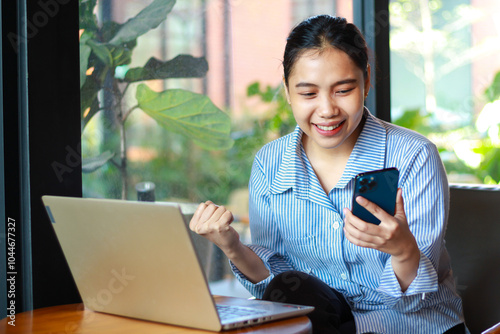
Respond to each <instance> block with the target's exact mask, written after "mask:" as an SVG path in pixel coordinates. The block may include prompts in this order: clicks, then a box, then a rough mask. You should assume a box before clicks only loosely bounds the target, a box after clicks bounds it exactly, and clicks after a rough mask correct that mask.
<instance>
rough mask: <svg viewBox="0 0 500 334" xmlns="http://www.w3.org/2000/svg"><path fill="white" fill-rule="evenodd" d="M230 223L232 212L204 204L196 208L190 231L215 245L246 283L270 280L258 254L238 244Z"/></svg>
mask: <svg viewBox="0 0 500 334" xmlns="http://www.w3.org/2000/svg"><path fill="white" fill-rule="evenodd" d="M232 222H233V214H232V213H231V211H228V210H227V209H226V208H225V207H223V206H218V205H215V204H214V203H212V202H210V201H207V202H205V203H201V204H200V205H199V206H198V208H197V209H196V211H195V213H194V215H193V218H191V221H190V222H189V228H190V229H191V230H192V231H194V232H196V233H198V234H199V235H202V236H204V237H205V238H207V239H208V240H210V241H211V242H213V243H214V244H216V245H217V246H218V247H219V248H220V249H221V250H222V251H223V252H224V254H226V256H227V257H228V259H229V260H231V261H232V262H233V264H234V265H235V266H236V267H237V268H238V269H239V270H240V271H241V272H242V273H243V275H245V276H246V277H247V278H248V280H250V281H251V282H253V283H257V282H260V281H262V280H263V279H265V278H266V277H268V276H269V270H268V269H267V268H266V266H265V265H264V262H262V260H261V259H260V258H259V257H258V256H257V254H255V253H254V252H253V251H252V250H251V249H250V248H248V247H247V246H245V245H243V244H242V243H241V241H240V236H239V234H238V232H236V230H235V229H234V228H233V227H232V226H231V223H232Z"/></svg>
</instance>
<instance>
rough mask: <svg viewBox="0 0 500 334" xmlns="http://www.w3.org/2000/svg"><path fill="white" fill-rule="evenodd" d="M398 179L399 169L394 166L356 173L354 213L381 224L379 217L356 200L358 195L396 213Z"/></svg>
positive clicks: (387, 210)
mask: <svg viewBox="0 0 500 334" xmlns="http://www.w3.org/2000/svg"><path fill="white" fill-rule="evenodd" d="M398 180H399V171H398V169H397V168H394V167H391V168H386V169H380V170H374V171H371V172H365V173H360V174H358V175H356V177H355V178H354V194H353V196H352V213H353V214H354V215H355V216H357V217H358V218H360V219H362V220H364V221H366V222H369V223H372V224H376V225H378V224H380V220H379V219H378V218H377V217H375V216H374V215H372V214H371V213H370V212H369V211H368V210H366V209H365V208H364V207H362V206H361V205H359V204H358V203H357V202H356V197H358V196H362V197H364V198H366V199H367V200H369V201H371V202H373V203H375V204H377V205H378V206H379V207H381V208H382V209H383V210H384V211H385V212H387V213H389V214H391V215H394V211H395V209H396V194H397V191H398Z"/></svg>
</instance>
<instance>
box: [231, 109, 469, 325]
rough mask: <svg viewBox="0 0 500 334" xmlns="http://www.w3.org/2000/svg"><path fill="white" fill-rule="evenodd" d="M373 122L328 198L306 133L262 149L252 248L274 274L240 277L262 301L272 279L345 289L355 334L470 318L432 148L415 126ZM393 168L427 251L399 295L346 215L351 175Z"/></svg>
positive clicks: (253, 195) (253, 187)
mask: <svg viewBox="0 0 500 334" xmlns="http://www.w3.org/2000/svg"><path fill="white" fill-rule="evenodd" d="M366 116H367V119H366V122H365V125H364V128H363V130H362V132H361V134H360V136H359V138H358V140H357V142H356V145H355V147H354V149H353V151H352V153H351V155H350V158H349V160H348V162H347V165H346V168H345V170H344V172H343V175H342V176H341V178H340V180H339V181H338V183H337V185H336V186H335V187H334V188H333V189H332V190H331V191H330V192H329V194H326V193H325V192H324V190H323V188H322V186H321V184H320V182H319V180H318V178H317V176H316V174H315V173H314V171H313V168H312V166H311V164H310V162H309V161H308V159H307V156H306V154H305V152H304V149H303V147H302V143H301V142H302V141H301V138H302V134H303V133H302V131H301V129H300V128H299V127H297V128H296V130H295V131H294V132H293V133H291V134H289V135H287V136H284V137H282V138H279V139H277V140H274V141H272V142H270V143H268V144H267V145H265V146H264V147H263V148H262V149H261V150H260V151H259V152H258V153H257V155H256V157H255V160H254V164H253V167H252V174H251V177H250V184H249V190H250V201H249V210H250V211H249V214H250V231H251V237H252V244H251V245H249V247H250V248H251V249H252V250H253V251H254V252H255V253H256V254H257V255H258V256H259V257H260V258H261V259H262V261H263V262H264V264H265V265H266V267H267V268H268V269H269V271H270V276H269V277H267V278H266V279H265V280H263V281H261V282H258V283H256V284H253V283H251V282H250V281H248V279H247V278H246V277H245V276H244V275H243V274H242V273H241V272H239V270H238V269H237V268H236V267H235V266H234V265H232V269H233V272H234V274H235V276H236V277H237V278H238V280H239V281H240V282H241V283H242V284H243V285H244V286H245V287H246V288H247V289H248V290H249V291H250V292H251V293H252V294H253V295H254V296H256V297H261V296H262V294H263V292H264V290H265V288H266V287H267V285H268V284H269V282H270V281H271V280H272V279H273V277H275V275H277V274H279V273H281V272H283V271H286V270H300V271H303V272H306V273H309V274H311V275H314V276H316V277H318V278H319V279H321V280H322V281H324V282H325V283H327V284H328V285H329V286H331V287H332V288H334V289H336V290H337V291H339V292H341V293H342V294H343V295H344V296H345V298H346V300H347V301H348V303H349V305H350V306H351V309H352V312H353V314H354V318H355V321H356V329H357V332H358V333H363V332H376V333H443V332H445V331H446V330H447V329H449V328H451V327H453V326H455V325H457V324H459V323H462V322H464V318H463V315H462V303H461V299H460V297H459V296H458V295H457V293H456V290H455V283H454V279H453V275H452V271H451V267H450V260H449V258H448V253H447V251H446V248H445V241H444V234H445V230H446V222H447V218H448V203H449V198H448V194H449V191H448V182H447V177H446V173H445V170H444V167H443V165H442V162H441V159H440V157H439V154H438V152H437V149H436V147H435V145H434V144H432V143H431V142H430V141H429V140H428V139H426V138H425V137H423V136H421V135H419V134H417V133H416V132H413V131H411V130H408V129H405V128H401V127H398V126H396V125H393V124H390V123H387V122H383V121H381V120H379V119H377V118H375V117H373V116H372V115H371V114H370V113H369V112H368V111H366ZM387 167H396V168H398V169H399V171H400V178H399V187H400V188H402V189H403V198H404V203H405V212H406V215H407V219H408V223H409V226H410V230H411V231H412V233H413V235H414V236H415V238H416V241H417V243H418V246H419V249H420V263H419V268H418V273H417V276H416V278H415V279H414V280H413V282H412V283H411V285H410V286H409V287H408V289H407V290H406V291H405V292H402V291H401V288H400V285H399V283H398V280H397V278H396V276H395V274H394V271H393V269H392V266H391V259H390V258H391V257H390V255H388V254H386V253H383V252H380V251H377V250H374V249H370V248H363V247H358V246H355V245H353V244H352V243H350V242H349V241H348V240H347V238H346V237H345V235H344V232H343V224H344V223H343V219H344V215H343V212H342V209H343V208H344V207H347V208H350V207H351V201H352V194H353V180H354V176H355V175H356V174H358V173H361V172H366V171H370V170H376V169H382V168H387Z"/></svg>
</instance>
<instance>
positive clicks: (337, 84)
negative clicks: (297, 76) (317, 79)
mask: <svg viewBox="0 0 500 334" xmlns="http://www.w3.org/2000/svg"><path fill="white" fill-rule="evenodd" d="M357 82H358V80H357V79H344V80H340V81H337V82H335V83H334V84H333V85H332V87H335V86H340V85H345V84H351V83H357ZM301 87H318V85H316V84H313V83H310V82H299V83H297V84H296V85H295V88H301Z"/></svg>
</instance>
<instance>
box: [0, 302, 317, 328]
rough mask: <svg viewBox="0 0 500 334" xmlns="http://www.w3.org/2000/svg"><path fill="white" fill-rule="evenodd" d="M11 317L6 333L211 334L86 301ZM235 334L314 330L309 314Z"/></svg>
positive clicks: (5, 321)
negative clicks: (116, 312)
mask: <svg viewBox="0 0 500 334" xmlns="http://www.w3.org/2000/svg"><path fill="white" fill-rule="evenodd" d="M9 321H10V319H9V318H4V319H2V320H0V332H2V333H23V334H24V333H51V334H62V333H65V334H66V333H147V334H150V333H153V334H154V333H163V334H173V333H175V334H181V333H188V334H191V333H205V334H206V333H209V332H207V331H204V330H197V329H190V328H184V327H177V326H170V325H165V324H160V323H156V322H150V321H142V320H136V319H131V318H125V317H120V316H115V315H110V314H104V313H99V312H94V311H91V310H88V309H86V308H85V307H84V306H83V304H70V305H60V306H52V307H46V308H40V309H36V310H33V311H28V312H23V313H19V314H16V316H15V324H16V326H11V325H9V324H8V322H9ZM223 333H224V334H233V333H258V334H267V333H287V334H293V333H312V325H311V322H310V321H309V318H308V317H306V316H302V317H297V318H291V319H287V320H282V321H275V322H270V323H267V324H263V325H259V326H252V327H248V328H245V329H238V330H232V331H224V332H223Z"/></svg>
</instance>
